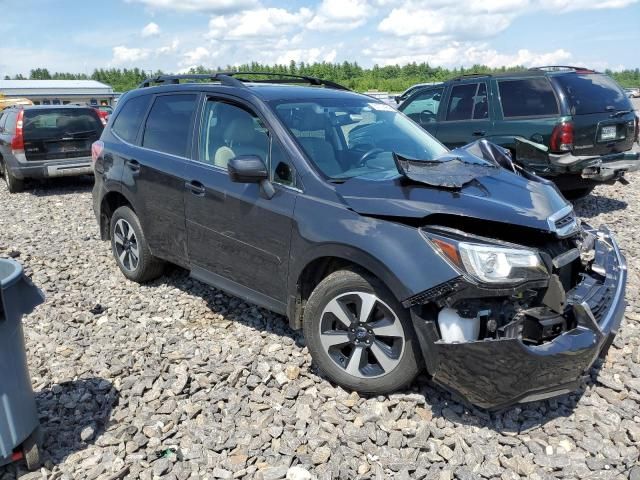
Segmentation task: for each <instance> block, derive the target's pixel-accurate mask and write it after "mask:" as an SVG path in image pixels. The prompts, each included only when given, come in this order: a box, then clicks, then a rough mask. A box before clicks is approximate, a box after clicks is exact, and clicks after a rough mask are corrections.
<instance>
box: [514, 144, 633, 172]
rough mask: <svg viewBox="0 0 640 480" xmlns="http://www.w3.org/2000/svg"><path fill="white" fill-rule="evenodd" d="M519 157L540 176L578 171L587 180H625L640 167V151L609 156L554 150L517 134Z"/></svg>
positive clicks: (523, 163) (525, 166)
mask: <svg viewBox="0 0 640 480" xmlns="http://www.w3.org/2000/svg"><path fill="white" fill-rule="evenodd" d="M515 144H516V158H517V159H518V162H519V163H520V164H521V165H522V166H523V167H524V168H527V169H529V170H532V171H533V172H535V173H537V174H538V175H542V176H547V177H550V176H557V175H563V174H578V175H580V176H581V177H582V178H583V179H584V180H588V181H592V182H600V183H612V182H616V181H621V182H625V179H624V174H625V173H627V172H634V171H636V170H638V169H639V168H640V153H639V152H632V151H628V152H616V153H610V154H607V155H574V154H572V153H571V152H566V153H551V152H550V151H549V149H548V148H547V147H546V146H545V145H543V144H540V143H536V142H532V141H530V140H527V139H525V138H521V137H516V139H515Z"/></svg>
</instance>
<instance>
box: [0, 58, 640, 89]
mask: <svg viewBox="0 0 640 480" xmlns="http://www.w3.org/2000/svg"><path fill="white" fill-rule="evenodd" d="M521 70H526V67H523V66H516V67H500V68H490V67H487V66H486V65H473V66H472V67H468V68H464V67H460V68H453V69H448V68H443V67H433V66H431V65H429V64H428V63H409V64H407V65H402V66H400V65H388V66H384V67H381V66H378V65H374V66H373V67H371V68H364V67H361V66H360V65H358V63H357V62H346V61H345V62H342V63H327V62H321V63H320V62H318V63H305V62H300V63H297V62H294V61H292V62H291V63H290V64H289V65H265V64H261V63H257V62H252V63H247V64H244V65H236V66H229V65H228V66H227V67H222V66H218V67H216V68H207V67H204V66H199V67H196V68H192V69H190V70H189V72H187V73H192V74H195V73H200V74H212V73H215V72H223V71H224V72H228V71H253V72H256V71H258V72H270V73H288V74H295V75H308V76H313V77H319V78H322V79H325V80H331V81H334V82H338V83H340V84H342V85H345V86H347V87H349V88H351V89H352V90H356V91H366V90H380V91H388V92H400V91H403V90H405V89H406V88H408V87H409V86H411V85H413V84H416V83H421V82H442V81H445V80H448V79H450V78H454V77H457V76H460V75H466V74H474V73H504V72H515V71H521ZM165 73H168V72H163V71H161V70H156V71H150V70H143V69H141V68H137V67H136V68H123V69H120V68H108V69H105V68H100V69H95V70H94V71H93V73H92V74H90V75H87V74H84V73H67V72H54V73H50V72H49V70H48V69H46V68H35V69H32V70H31V71H30V72H29V77H25V76H23V75H16V76H15V77H13V79H15V80H24V79H27V78H28V79H32V80H97V81H99V82H102V83H106V84H107V85H110V86H111V87H113V89H114V90H115V91H117V92H126V91H127V90H131V89H132V88H135V87H136V86H137V85H139V84H140V83H141V82H142V81H143V80H145V79H146V78H149V77H154V76H157V75H162V74H165ZM605 73H607V74H609V75H610V76H612V77H613V78H615V79H616V80H617V81H618V82H619V83H620V84H621V85H622V86H623V87H638V86H640V69H638V68H636V69H633V70H622V71H617V72H613V71H610V70H605ZM9 79H10V77H8V76H6V77H5V80H9Z"/></svg>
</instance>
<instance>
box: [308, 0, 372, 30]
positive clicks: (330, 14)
mask: <svg viewBox="0 0 640 480" xmlns="http://www.w3.org/2000/svg"><path fill="white" fill-rule="evenodd" d="M371 13H372V7H371V6H370V5H369V4H368V3H367V0H322V3H321V4H320V6H319V7H318V9H317V11H316V14H315V16H314V17H313V18H312V19H311V21H310V22H309V24H308V25H307V27H308V28H310V29H312V30H352V29H354V28H358V27H360V26H362V25H364V23H365V20H366V19H367V17H368V16H369V15H370V14H371Z"/></svg>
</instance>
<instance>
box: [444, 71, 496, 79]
mask: <svg viewBox="0 0 640 480" xmlns="http://www.w3.org/2000/svg"><path fill="white" fill-rule="evenodd" d="M492 76H493V75H492V74H490V73H464V74H462V75H459V76H457V77H454V78H452V79H451V80H463V79H465V78H470V77H492Z"/></svg>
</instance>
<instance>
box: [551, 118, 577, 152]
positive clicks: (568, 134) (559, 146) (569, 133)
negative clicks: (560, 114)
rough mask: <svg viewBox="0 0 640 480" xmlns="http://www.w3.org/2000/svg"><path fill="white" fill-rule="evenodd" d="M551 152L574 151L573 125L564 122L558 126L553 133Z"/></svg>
mask: <svg viewBox="0 0 640 480" xmlns="http://www.w3.org/2000/svg"><path fill="white" fill-rule="evenodd" d="M549 150H551V151H552V152H569V151H571V150H573V124H572V123H569V122H562V123H559V124H558V125H556V127H555V128H554V129H553V132H552V133H551V141H550V142H549Z"/></svg>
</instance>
